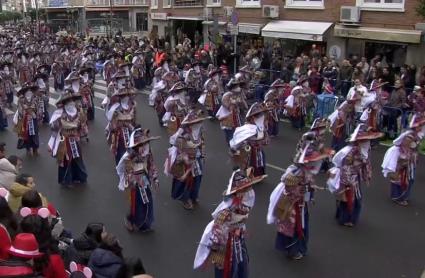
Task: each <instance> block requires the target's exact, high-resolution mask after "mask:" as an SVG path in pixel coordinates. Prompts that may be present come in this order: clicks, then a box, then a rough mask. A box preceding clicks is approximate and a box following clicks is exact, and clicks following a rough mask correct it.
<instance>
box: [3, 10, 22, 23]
mask: <svg viewBox="0 0 425 278" xmlns="http://www.w3.org/2000/svg"><path fill="white" fill-rule="evenodd" d="M21 18H22V15H21V14H20V13H18V12H11V11H3V12H0V23H5V22H7V21H16V20H19V19H21Z"/></svg>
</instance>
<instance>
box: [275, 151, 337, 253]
mask: <svg viewBox="0 0 425 278" xmlns="http://www.w3.org/2000/svg"><path fill="white" fill-rule="evenodd" d="M331 153H332V151H331V150H330V149H323V150H322V151H320V150H319V149H317V148H316V146H315V145H314V144H310V143H307V145H306V146H305V148H304V149H303V150H302V151H301V152H299V153H298V154H297V155H296V156H295V159H294V164H292V165H290V166H289V167H288V168H287V169H286V171H285V173H284V174H283V175H282V177H281V179H280V183H279V184H278V185H277V186H276V188H275V189H274V190H273V192H272V194H271V195H270V203H269V208H268V212H267V224H275V225H276V226H277V236H276V241H275V247H276V249H278V250H280V251H283V252H285V253H286V254H287V256H288V257H290V258H292V259H294V260H299V259H302V258H303V257H304V256H305V255H306V254H307V249H308V240H309V236H310V235H309V231H310V229H309V222H310V221H309V217H310V213H309V203H310V202H311V201H312V200H313V192H314V189H315V188H316V187H317V186H316V184H315V180H314V176H315V175H317V174H318V173H319V171H320V167H321V165H322V161H323V159H325V158H327V157H329V156H330V155H331Z"/></svg>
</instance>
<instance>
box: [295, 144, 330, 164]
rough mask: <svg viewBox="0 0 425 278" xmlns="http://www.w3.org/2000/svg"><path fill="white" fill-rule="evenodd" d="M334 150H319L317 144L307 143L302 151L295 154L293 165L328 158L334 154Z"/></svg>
mask: <svg viewBox="0 0 425 278" xmlns="http://www.w3.org/2000/svg"><path fill="white" fill-rule="evenodd" d="M334 152H335V151H334V150H332V149H330V148H321V149H319V146H318V145H317V144H312V143H311V142H308V143H307V145H306V146H305V147H304V149H303V150H302V151H299V152H297V154H295V157H294V163H298V164H307V163H310V162H316V161H320V160H323V159H325V158H327V157H330V156H332V155H333V154H334Z"/></svg>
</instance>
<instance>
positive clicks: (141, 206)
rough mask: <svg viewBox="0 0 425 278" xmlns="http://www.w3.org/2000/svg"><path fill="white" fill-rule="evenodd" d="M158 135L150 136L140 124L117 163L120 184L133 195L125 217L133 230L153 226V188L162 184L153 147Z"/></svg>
mask: <svg viewBox="0 0 425 278" xmlns="http://www.w3.org/2000/svg"><path fill="white" fill-rule="evenodd" d="M155 139H159V137H152V136H150V135H149V130H142V129H141V128H136V129H135V130H134V131H133V132H132V133H131V135H130V138H129V145H128V150H127V151H126V152H125V154H124V155H123V156H122V158H121V160H120V161H119V163H118V165H117V167H116V170H117V173H118V176H119V178H120V181H119V185H118V188H119V190H121V191H124V190H126V191H127V192H128V194H129V196H130V198H129V199H130V209H129V213H128V215H127V217H126V218H125V227H126V228H127V229H128V230H129V231H130V232H132V231H141V232H148V231H151V230H152V224H153V221H154V210H153V209H154V207H153V198H152V190H155V191H157V190H158V188H159V181H158V171H157V168H156V166H155V164H154V161H153V155H152V151H151V149H150V141H152V140H155Z"/></svg>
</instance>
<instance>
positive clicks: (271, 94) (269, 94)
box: [264, 88, 279, 108]
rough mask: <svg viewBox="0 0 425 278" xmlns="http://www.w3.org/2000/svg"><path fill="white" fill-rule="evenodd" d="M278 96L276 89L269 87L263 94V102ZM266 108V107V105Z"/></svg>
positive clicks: (275, 98) (273, 99)
mask: <svg viewBox="0 0 425 278" xmlns="http://www.w3.org/2000/svg"><path fill="white" fill-rule="evenodd" d="M278 98H279V95H278V93H277V91H276V90H273V89H272V88H270V89H269V90H268V92H267V93H266V94H265V95H264V102H265V103H267V102H269V101H275V100H277V99H278ZM267 108H268V107H267Z"/></svg>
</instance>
